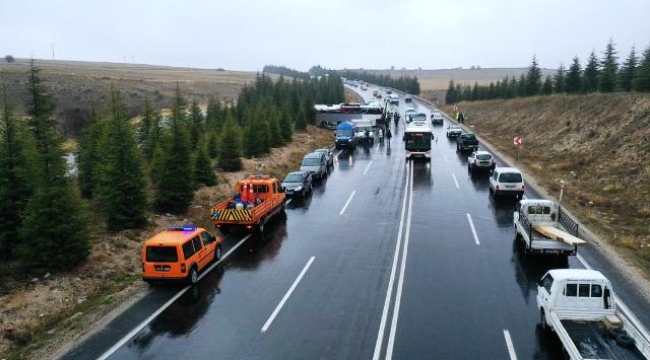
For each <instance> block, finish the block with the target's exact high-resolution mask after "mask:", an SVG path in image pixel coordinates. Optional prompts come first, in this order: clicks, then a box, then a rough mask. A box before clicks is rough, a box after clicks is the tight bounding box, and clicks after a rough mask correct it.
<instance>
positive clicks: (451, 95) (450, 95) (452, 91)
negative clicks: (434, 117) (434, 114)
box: [445, 79, 456, 104]
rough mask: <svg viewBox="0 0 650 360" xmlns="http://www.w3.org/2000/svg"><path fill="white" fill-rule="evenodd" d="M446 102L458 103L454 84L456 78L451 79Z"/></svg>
mask: <svg viewBox="0 0 650 360" xmlns="http://www.w3.org/2000/svg"><path fill="white" fill-rule="evenodd" d="M445 103H446V104H454V103H456V85H454V79H451V80H450V81H449V87H448V88H447V94H446V95H445Z"/></svg>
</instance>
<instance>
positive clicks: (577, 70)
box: [446, 41, 650, 104]
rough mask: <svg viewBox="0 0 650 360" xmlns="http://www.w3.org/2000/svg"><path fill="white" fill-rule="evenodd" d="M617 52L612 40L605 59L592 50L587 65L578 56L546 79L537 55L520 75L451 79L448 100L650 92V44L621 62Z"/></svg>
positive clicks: (452, 101)
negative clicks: (482, 81) (467, 81)
mask: <svg viewBox="0 0 650 360" xmlns="http://www.w3.org/2000/svg"><path fill="white" fill-rule="evenodd" d="M616 54H617V53H616V49H615V46H614V43H613V42H612V41H610V42H609V43H608V44H607V47H606V48H605V51H604V52H603V56H602V58H601V59H598V57H597V56H596V54H595V53H594V52H592V53H591V55H590V56H589V59H588V61H587V64H586V65H585V67H584V69H583V68H582V66H581V65H580V59H579V58H578V57H577V56H576V57H575V58H573V61H572V64H571V66H570V67H569V69H568V70H567V69H565V68H564V66H563V65H562V64H560V67H559V69H558V70H557V71H556V73H555V74H554V76H553V77H551V76H550V75H549V76H546V77H545V78H544V79H542V73H541V70H540V68H539V66H538V64H537V59H536V58H535V57H533V61H532V63H531V65H530V66H529V68H528V71H527V72H526V73H522V74H521V75H520V76H519V79H517V78H516V77H514V76H513V77H512V78H509V77H505V78H504V79H503V80H499V81H497V82H496V83H494V82H491V83H490V84H489V85H479V84H478V83H474V86H470V85H469V84H466V85H461V84H458V83H454V81H453V80H451V81H450V82H449V87H448V89H447V95H446V102H447V103H448V104H453V103H456V102H459V101H463V100H468V101H473V100H486V99H509V98H513V97H523V96H535V95H550V94H553V93H558V94H562V93H567V94H587V93H593V92H603V93H609V92H613V91H639V92H650V46H649V47H648V48H646V50H645V51H644V52H643V55H642V57H641V58H640V59H639V57H638V56H637V54H636V52H635V49H634V48H632V50H631V51H630V54H629V56H628V57H627V59H626V60H625V62H624V63H623V64H621V65H619V63H618V57H617V56H616Z"/></svg>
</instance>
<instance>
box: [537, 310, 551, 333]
mask: <svg viewBox="0 0 650 360" xmlns="http://www.w3.org/2000/svg"><path fill="white" fill-rule="evenodd" d="M539 323H540V324H541V325H542V330H544V331H548V329H549V326H548V323H547V322H546V316H545V314H544V309H541V310H540V311H539Z"/></svg>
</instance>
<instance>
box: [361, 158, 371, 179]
mask: <svg viewBox="0 0 650 360" xmlns="http://www.w3.org/2000/svg"><path fill="white" fill-rule="evenodd" d="M370 165H372V160H370V162H369V163H368V166H366V169H365V170H364V171H363V175H365V174H367V173H368V169H370Z"/></svg>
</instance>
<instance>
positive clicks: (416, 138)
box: [404, 132, 431, 151]
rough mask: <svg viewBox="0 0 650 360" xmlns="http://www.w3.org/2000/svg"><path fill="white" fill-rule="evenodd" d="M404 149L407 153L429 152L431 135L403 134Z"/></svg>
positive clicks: (423, 133)
mask: <svg viewBox="0 0 650 360" xmlns="http://www.w3.org/2000/svg"><path fill="white" fill-rule="evenodd" d="M404 148H405V149H406V150H408V151H427V150H431V133H428V132H421V133H406V134H404Z"/></svg>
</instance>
